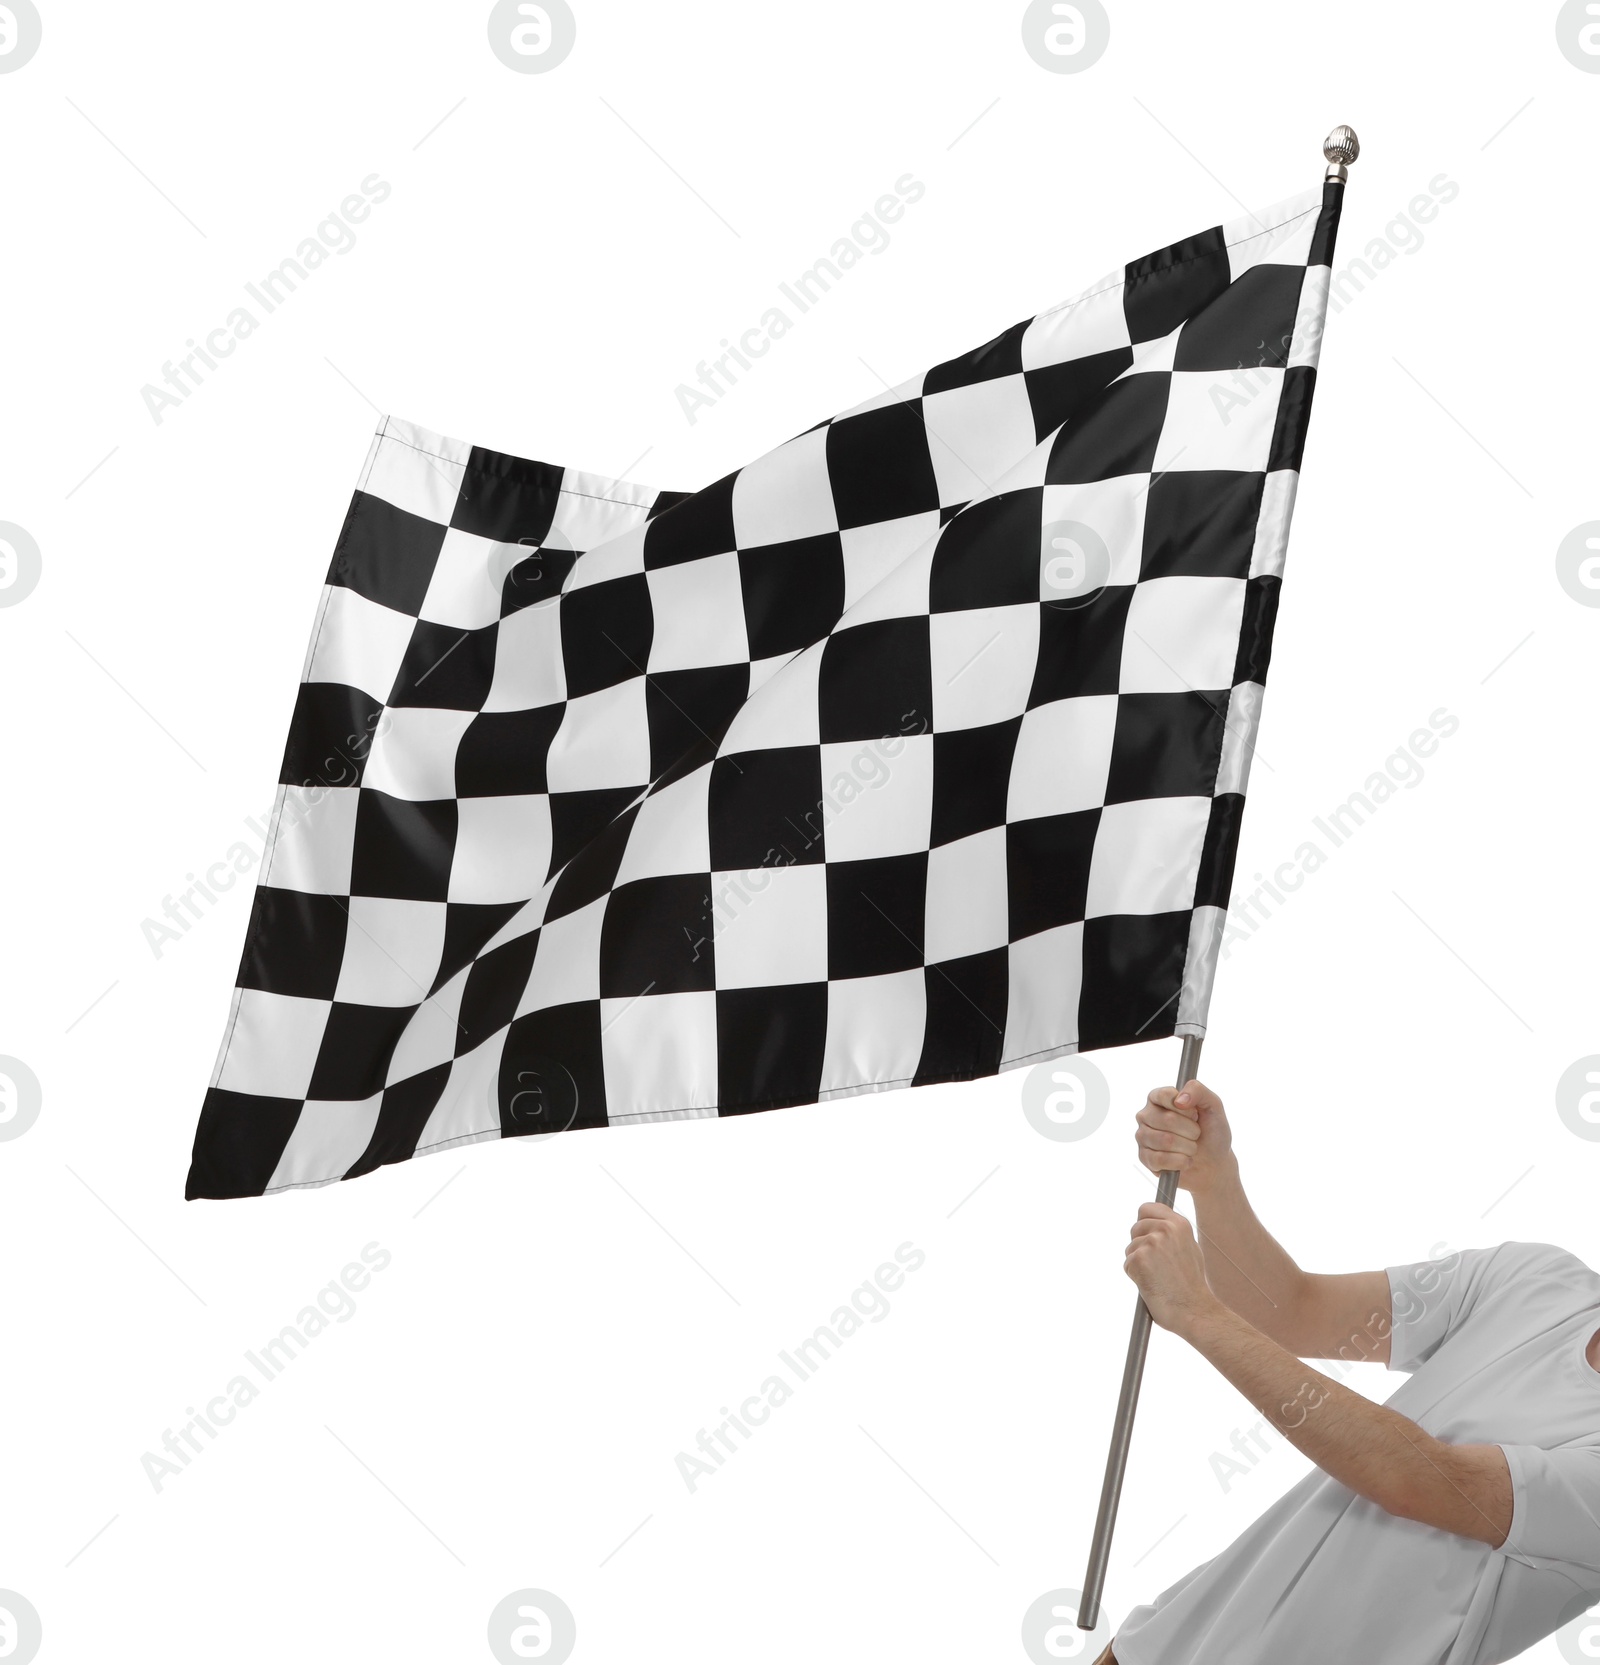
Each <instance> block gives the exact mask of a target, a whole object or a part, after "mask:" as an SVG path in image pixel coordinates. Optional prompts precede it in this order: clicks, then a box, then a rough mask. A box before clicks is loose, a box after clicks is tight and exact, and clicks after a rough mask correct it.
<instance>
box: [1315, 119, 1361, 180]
mask: <svg viewBox="0 0 1600 1665" xmlns="http://www.w3.org/2000/svg"><path fill="white" fill-rule="evenodd" d="M1322 154H1323V155H1324V156H1325V157H1326V158H1327V160H1328V173H1327V177H1328V178H1329V179H1336V180H1338V181H1339V183H1340V184H1341V185H1342V184H1343V183H1344V182H1345V180H1346V179H1348V178H1349V177H1350V176H1349V174H1348V173H1347V172H1346V171H1345V170H1346V169H1347V168H1348V167H1349V165H1350V164H1351V163H1352V162H1353V161H1355V159H1356V158H1357V157H1358V156H1359V155H1360V154H1361V141H1360V140H1359V139H1358V138H1357V137H1356V130H1355V129H1354V128H1353V127H1344V126H1339V127H1336V128H1334V130H1333V131H1332V132H1331V133H1330V134H1329V135H1328V136H1327V138H1325V139H1324V140H1323V141H1322Z"/></svg>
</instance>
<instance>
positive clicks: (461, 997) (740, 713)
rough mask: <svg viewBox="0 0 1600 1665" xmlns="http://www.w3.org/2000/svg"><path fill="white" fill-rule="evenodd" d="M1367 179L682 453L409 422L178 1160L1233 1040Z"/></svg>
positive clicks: (350, 573) (335, 621) (300, 700)
mask: <svg viewBox="0 0 1600 1665" xmlns="http://www.w3.org/2000/svg"><path fill="white" fill-rule="evenodd" d="M1341 196H1342V190H1341V188H1340V187H1339V186H1338V185H1336V184H1329V185H1327V186H1325V187H1322V188H1320V189H1318V190H1316V191H1314V192H1308V193H1306V194H1304V195H1303V196H1301V197H1299V198H1296V199H1293V200H1291V201H1289V202H1286V203H1283V204H1280V205H1278V206H1277V207H1275V208H1273V209H1271V210H1267V211H1265V212H1263V213H1261V214H1259V215H1249V216H1246V217H1245V218H1243V219H1241V220H1238V221H1236V222H1234V223H1231V224H1228V225H1223V226H1217V227H1214V228H1212V229H1211V230H1208V231H1206V232H1203V233H1201V234H1200V235H1198V236H1195V237H1191V238H1188V239H1186V240H1185V241H1183V242H1180V243H1176V244H1174V245H1172V246H1171V247H1170V248H1166V249H1162V250H1160V251H1158V252H1157V253H1154V254H1151V255H1149V256H1147V257H1145V258H1144V259H1141V260H1136V261H1134V262H1132V263H1131V264H1129V265H1128V266H1127V267H1126V268H1124V269H1123V270H1122V271H1119V272H1116V273H1114V274H1113V275H1111V276H1110V277H1108V278H1107V279H1106V280H1104V281H1103V282H1102V283H1100V284H1097V285H1094V286H1092V287H1091V288H1090V289H1089V290H1088V291H1087V292H1086V293H1085V294H1083V295H1082V296H1080V297H1079V298H1077V299H1076V300H1073V301H1069V302H1066V303H1064V304H1062V305H1060V306H1057V307H1054V308H1052V309H1050V310H1049V311H1046V312H1042V313H1040V314H1039V315H1038V316H1037V317H1034V318H1031V319H1028V320H1026V321H1024V322H1022V323H1020V324H1018V325H1016V326H1015V327H1013V328H1011V329H1008V330H1006V331H1004V332H1003V333H1002V334H1000V335H998V336H996V337H995V339H994V340H992V341H990V342H988V343H986V344H985V345H983V346H981V347H979V348H977V349H976V350H975V351H973V352H969V353H966V354H964V355H963V356H961V357H958V358H952V359H949V360H947V361H946V362H944V363H941V364H939V365H937V366H935V367H934V368H933V369H932V370H929V371H928V372H927V373H926V374H924V375H920V376H917V377H915V378H913V379H911V380H909V381H906V382H904V383H902V384H901V385H900V386H898V387H895V388H892V389H886V390H885V391H883V392H882V393H879V394H876V395H874V396H873V397H871V398H869V399H867V400H866V401H865V402H864V403H862V404H860V405H857V406H856V407H855V408H854V409H852V410H849V411H846V412H845V413H844V414H842V415H840V416H837V417H834V418H833V419H831V420H830V421H826V422H823V423H821V424H819V425H818V426H816V427H814V428H811V429H809V430H808V431H806V432H804V433H802V434H800V435H799V436H798V437H796V438H794V439H792V440H790V441H788V442H787V443H786V444H783V445H780V446H778V447H777V449H775V450H773V451H771V452H769V453H768V454H767V455H765V456H764V457H762V458H760V459H759V460H758V461H756V462H753V463H751V464H749V465H748V466H747V467H745V468H742V469H740V470H738V471H737V472H736V473H733V474H730V475H728V476H727V477H726V478H724V479H721V480H719V481H717V482H716V483H715V484H713V485H710V486H707V487H705V488H704V489H703V490H700V491H697V492H692V493H683V492H657V491H653V490H650V489H648V488H646V487H643V486H640V485H636V484H634V483H632V482H629V481H620V480H610V479H605V478H601V477H600V476H597V475H593V474H585V473H579V472H577V471H575V470H572V469H566V468H561V467H557V466H553V465H550V464H546V463H540V462H531V461H526V460H523V459H520V458H516V457H511V456H507V455H503V454H500V453H496V452H492V451H487V450H483V449H481V448H478V447H475V446H473V447H469V446H467V445H463V444H460V443H457V442H455V441H451V440H447V439H441V438H439V437H437V436H435V435H433V434H429V433H426V432H424V431H422V430H420V429H418V428H415V427H412V426H409V425H408V424H405V423H402V422H398V421H394V420H389V419H386V420H384V421H383V423H382V424H381V425H380V427H379V429H378V431H377V435H376V437H375V439H374V441H373V444H372V449H371V452H370V454H369V456H368V459H367V462H366V466H365V468H364V469H363V470H362V473H361V476H360V479H359V482H358V486H357V490H356V492H355V496H354V500H353V502H352V505H351V508H350V512H349V515H348V517H347V519H346V521H345V525H344V528H343V531H342V533H341V535H340V537H339V541H338V544H337V546H336V548H335V550H334V555H333V561H332V565H331V568H330V570H329V573H328V578H327V583H326V586H325V588H324V590H323V592H322V597H321V603H320V607H319V610H318V614H317V618H316V623H315V628H314V631H313V635H312V641H311V647H310V650H309V653H308V655H307V658H306V662H305V670H304V674H303V679H302V682H301V685H300V688H299V692H298V697H297V700H296V703H295V709H294V715H293V720H292V723H291V726H290V732H289V739H288V744H287V748H286V751H285V756H284V761H283V768H282V772H281V777H280V786H279V790H278V797H277V802H276V805H275V809H274V814H273V818H272V823H271V827H270V829H269V834H270V836H269V839H268V843H267V847H266V850H265V853H264V857H263V864H262V873H261V879H260V883H259V886H258V888H257V891H256V894H255V898H254V904H253V909H252V913H251V917H250V921H249V925H248V928H247V935H246V942H245V948H244V955H243V959H242V963H241V965H240V970H239V975H238V980H237V987H236V988H235V990H234V993H233V1003H232V1009H231V1012H230V1014H229V1018H228V1022H227V1027H226V1033H225V1035H224V1039H223V1043H222V1048H221V1052H220V1055H219V1057H218V1060H217V1065H216V1069H215V1073H214V1075H213V1078H212V1084H211V1087H210V1090H209V1092H208V1093H207V1096H206V1100H205V1104H204V1106H203V1109H202V1112H201V1116H200V1121H199V1127H198V1131H197V1134H196V1138H195V1145H194V1159H193V1166H192V1168H191V1171H190V1176H189V1184H188V1195H189V1196H191V1197H235V1196H245V1195H256V1194H261V1193H265V1192H274V1191H281V1190H286V1189H290V1188H293V1187H299V1186H309V1185H320V1184H325V1183H327V1182H330V1181H332V1180H336V1179H348V1178H353V1177H355V1176H357V1175H360V1174H364V1173H367V1172H370V1171H371V1170H372V1169H374V1168H376V1167H378V1166H380V1165H381V1164H384V1163H390V1162H399V1161H404V1160H406V1159H407V1158H409V1157H411V1156H413V1155H416V1154H420V1153H422V1152H425V1151H437V1150H440V1149H444V1148H447V1147H449V1146H453V1145H459V1144H463V1143H467V1142H471V1141H475V1140H480V1139H494V1138H504V1137H515V1136H518V1135H529V1134H538V1133H548V1132H552V1131H557V1130H562V1129H566V1128H584V1127H601V1126H605V1125H608V1124H614V1123H633V1122H648V1121H659V1120H665V1119H670V1118H676V1117H691V1116H711V1115H730V1114H737V1113H741V1112H744V1111H752V1110H762V1109H768V1108H773V1107H777V1106H783V1105H795V1104H807V1103H814V1102H817V1101H819V1100H826V1099H832V1098H838V1097H842V1096H845V1095H849V1094H854V1093H864V1092H871V1091H878V1090H882V1089H885V1088H890V1087H901V1086H909V1085H917V1084H922V1083H929V1082H948V1081H960V1080H966V1079H970V1078H974V1077H979V1076H984V1075H989V1074H993V1073H994V1072H996V1071H997V1070H1001V1069H1006V1068H1011V1067H1014V1066H1019V1065H1024V1064H1031V1063H1033V1062H1036V1061H1038V1060H1040V1059H1045V1058H1049V1057H1052V1056H1055V1055H1059V1054H1062V1053H1070V1052H1075V1051H1080V1050H1087V1049H1089V1048H1092V1047H1103V1046H1115V1045H1119V1044H1124V1043H1129V1042H1134V1041H1139V1040H1146V1039H1150V1038H1153V1037H1156V1036H1164V1035H1171V1034H1173V1033H1178V1034H1183V1035H1199V1034H1202V1033H1204V1025H1205V1020H1206V1009H1207V1004H1208V1001H1209V998H1210V991H1211V983H1212V977H1213V973H1214V970H1215V965H1216V959H1217V950H1218V946H1219V943H1220V940H1221V934H1222V927H1223V921H1224V910H1225V907H1226V903H1227V897H1228V891H1229V886H1230V882H1231V874H1232V867H1233V861H1234V854H1235V849H1236V846H1237V841H1238V836H1239V825H1240V814H1241V810H1242V807H1243V801H1244V790H1245V784H1246V778H1247V776H1248V773H1249V766H1250V757H1251V749H1252V746H1253V743H1254V737H1255V734H1256V727H1257V721H1258V717H1259V712H1260V704H1261V693H1262V684H1263V681H1264V678H1265V676H1266V670H1267V660H1268V653H1269V650H1270V646H1271V640H1272V630H1273V621H1274V617H1275V613H1276V608H1277V602H1278V592H1279V584H1280V577H1281V573H1282V568H1283V559H1284V549H1285V543H1286V539H1287V534H1288V529H1289V518H1290V513H1291V509H1292V507H1293V503H1294V496H1295V486H1296V482H1297V480H1298V470H1299V467H1300V459H1301V451H1302V446H1303V443H1304V440H1305V434H1306V424H1307V418H1308V415H1309V410H1310V405H1311V396H1312V390H1313V386H1314V382H1315V376H1316V363H1317V355H1318V348H1319V345H1320V340H1321V332H1322V324H1323V319H1324V316H1325V311H1326V303H1327V295H1328V282H1329V276H1330V272H1329V263H1330V259H1331V255H1332V250H1333V240H1334V235H1335V229H1336V224H1337V218H1338V210H1339V204H1340V200H1341Z"/></svg>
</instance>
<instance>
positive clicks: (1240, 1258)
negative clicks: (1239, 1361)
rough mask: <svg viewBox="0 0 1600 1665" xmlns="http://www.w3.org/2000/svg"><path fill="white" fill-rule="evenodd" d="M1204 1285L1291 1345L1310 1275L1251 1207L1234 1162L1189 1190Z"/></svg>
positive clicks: (1232, 1306) (1241, 1313) (1240, 1312)
mask: <svg viewBox="0 0 1600 1665" xmlns="http://www.w3.org/2000/svg"><path fill="white" fill-rule="evenodd" d="M1191 1196H1192V1199H1193V1202H1194V1210H1195V1222H1196V1225H1197V1227H1198V1235H1199V1239H1200V1248H1201V1252H1202V1253H1203V1254H1204V1255H1205V1261H1206V1281H1207V1282H1208V1283H1209V1284H1210V1285H1211V1288H1212V1291H1213V1293H1214V1294H1215V1295H1216V1296H1217V1298H1218V1299H1219V1300H1220V1301H1222V1302H1223V1303H1224V1304H1225V1305H1226V1306H1228V1307H1231V1308H1232V1309H1233V1311H1234V1312H1236V1313H1237V1314H1238V1315H1239V1316H1240V1317H1241V1318H1244V1319H1246V1320H1248V1321H1249V1322H1250V1323H1251V1324H1253V1325H1254V1326H1255V1327H1256V1328H1257V1329H1258V1330H1261V1331H1263V1332H1265V1334H1267V1335H1268V1336H1271V1337H1273V1338H1274V1339H1276V1340H1279V1341H1283V1342H1285V1343H1288V1342H1289V1341H1290V1339H1291V1336H1290V1331H1291V1330H1292V1327H1293V1322H1294V1315H1295V1313H1296V1312H1297V1310H1298V1307H1299V1305H1300V1302H1301V1300H1302V1298H1303V1297H1304V1294H1305V1290H1306V1282H1307V1280H1306V1275H1305V1273H1304V1272H1302V1271H1301V1270H1300V1268H1299V1266H1298V1265H1297V1264H1296V1263H1295V1261H1294V1259H1293V1257H1292V1256H1290V1255H1289V1253H1288V1252H1287V1251H1286V1250H1285V1249H1284V1248H1283V1246H1282V1245H1281V1244H1280V1243H1279V1242H1278V1240H1277V1239H1276V1238H1275V1237H1273V1235H1272V1234H1271V1233H1270V1232H1269V1231H1268V1230H1267V1228H1266V1227H1265V1226H1264V1225H1262V1223H1261V1221H1260V1220H1259V1219H1258V1218H1257V1217H1256V1211H1255V1209H1254V1208H1252V1207H1251V1206H1250V1199H1249V1198H1248V1197H1247V1196H1246V1195H1245V1190H1244V1186H1243V1184H1242V1183H1241V1182H1240V1179H1239V1167H1238V1163H1237V1162H1234V1161H1232V1160H1231V1159H1230V1160H1229V1161H1228V1163H1227V1164H1226V1166H1225V1168H1224V1170H1223V1171H1222V1172H1221V1173H1220V1174H1218V1175H1217V1176H1216V1178H1214V1179H1213V1180H1211V1181H1210V1182H1209V1183H1208V1184H1207V1185H1205V1186H1204V1187H1196V1188H1192V1189H1191Z"/></svg>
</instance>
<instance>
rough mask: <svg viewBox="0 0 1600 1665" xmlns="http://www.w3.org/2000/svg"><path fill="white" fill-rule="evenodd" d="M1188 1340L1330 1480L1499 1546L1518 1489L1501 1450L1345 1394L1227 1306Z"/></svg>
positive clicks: (1210, 1307) (1207, 1315)
mask: <svg viewBox="0 0 1600 1665" xmlns="http://www.w3.org/2000/svg"><path fill="white" fill-rule="evenodd" d="M1180 1333H1181V1334H1182V1335H1183V1337H1184V1339H1185V1340H1186V1341H1188V1342H1189V1343H1190V1345H1191V1346H1193V1347H1194V1348H1195V1349H1196V1350H1197V1351H1198V1352H1199V1353H1201V1354H1202V1355H1203V1356H1204V1357H1205V1358H1206V1359H1208V1360H1209V1361H1210V1362H1211V1364H1213V1365H1214V1366H1215V1367H1216V1369H1217V1370H1218V1371H1220V1372H1221V1374H1222V1375H1224V1376H1225V1377H1227V1379H1228V1380H1229V1381H1230V1382H1231V1383H1232V1384H1233V1385H1234V1386H1235V1387H1236V1388H1237V1389H1238V1390H1239V1391H1240V1393H1242V1394H1243V1395H1244V1396H1245V1398H1247V1399H1248V1400H1249V1401H1250V1403H1251V1404H1252V1405H1254V1406H1255V1407H1256V1409H1257V1410H1258V1411H1260V1412H1261V1414H1262V1415H1263V1416H1264V1417H1266V1418H1267V1420H1268V1421H1269V1422H1271V1423H1272V1425H1273V1426H1274V1427H1275V1428H1276V1429H1277V1430H1278V1431H1279V1433H1281V1434H1282V1435H1283V1436H1284V1438H1285V1439H1287V1440H1288V1441H1289V1442H1290V1444H1292V1445H1293V1446H1294V1447H1295V1448H1296V1449H1297V1450H1298V1451H1300V1452H1301V1453H1302V1454H1303V1455H1305V1456H1307V1457H1309V1458H1310V1459H1311V1461H1312V1462H1314V1463H1315V1464H1316V1465H1317V1467H1318V1468H1320V1469H1321V1470H1322V1471H1323V1472H1324V1473H1325V1474H1328V1475H1330V1476H1331V1477H1332V1478H1333V1479H1335V1480H1337V1481H1338V1482H1339V1483H1340V1484H1341V1485H1344V1486H1348V1487H1349V1488H1350V1490H1351V1491H1353V1492H1356V1493H1358V1494H1359V1495H1360V1496H1362V1497H1365V1498H1368V1499H1370V1500H1371V1501H1372V1502H1374V1503H1376V1504H1377V1505H1378V1506H1379V1507H1380V1508H1383V1509H1386V1510H1387V1511H1388V1512H1389V1513H1390V1514H1394V1515H1399V1516H1402V1517H1404V1518H1406V1519H1409V1520H1419V1521H1424V1522H1426V1523H1427V1524H1429V1525H1432V1526H1437V1527H1440V1528H1441V1529H1443V1530H1445V1531H1450V1532H1455V1533H1458V1534H1460V1535H1461V1536H1464V1537H1470V1538H1476V1539H1479V1540H1480V1541H1482V1542H1485V1543H1489V1544H1492V1545H1496V1546H1498V1545H1499V1544H1500V1543H1502V1542H1504V1540H1505V1537H1506V1534H1507V1533H1508V1532H1509V1531H1510V1527H1511V1484H1510V1475H1509V1471H1508V1470H1507V1469H1506V1467H1505V1459H1504V1456H1503V1455H1502V1454H1501V1453H1500V1452H1499V1449H1498V1447H1495V1446H1453V1445H1449V1444H1446V1443H1445V1442H1444V1441H1442V1440H1437V1439H1435V1438H1434V1437H1433V1435H1431V1434H1429V1433H1428V1432H1427V1431H1426V1430H1425V1429H1423V1428H1421V1427H1419V1426H1418V1424H1416V1423H1415V1422H1412V1421H1411V1420H1410V1419H1409V1418H1408V1417H1404V1416H1401V1415H1400V1414H1399V1413H1398V1412H1397V1411H1392V1410H1390V1409H1389V1408H1388V1407H1387V1406H1384V1405H1375V1404H1373V1403H1372V1402H1371V1401H1370V1400H1368V1399H1364V1398H1362V1396H1361V1395H1360V1394H1358V1393H1352V1392H1351V1391H1350V1390H1349V1389H1348V1388H1345V1387H1342V1386H1341V1385H1340V1384H1339V1383H1338V1382H1335V1381H1333V1380H1332V1379H1331V1378H1330V1377H1328V1376H1324V1375H1323V1374H1322V1372H1321V1371H1319V1370H1313V1369H1312V1368H1311V1367H1310V1366H1309V1365H1307V1364H1305V1363H1303V1362H1302V1361H1301V1360H1300V1359H1298V1358H1296V1357H1295V1356H1294V1354H1292V1353H1291V1352H1289V1351H1288V1350H1287V1349H1286V1348H1284V1347H1281V1346H1279V1345H1278V1344H1277V1343H1276V1342H1275V1341H1273V1340H1271V1339H1270V1338H1269V1337H1267V1336H1265V1335H1263V1334H1262V1333H1261V1331H1260V1330H1258V1329H1257V1328H1256V1327H1255V1326H1253V1325H1252V1324H1250V1323H1249V1322H1247V1321H1246V1320H1245V1319H1244V1318H1242V1317H1241V1316H1240V1315H1239V1314H1238V1313H1237V1312H1236V1311H1230V1310H1229V1309H1228V1308H1227V1307H1226V1306H1224V1305H1223V1304H1222V1303H1221V1301H1220V1300H1219V1301H1215V1302H1209V1303H1206V1304H1205V1305H1204V1306H1203V1307H1202V1308H1201V1309H1200V1310H1199V1311H1198V1313H1197V1314H1196V1315H1195V1316H1194V1318H1193V1319H1192V1321H1189V1322H1186V1323H1185V1324H1184V1326H1183V1328H1182V1329H1181V1331H1180Z"/></svg>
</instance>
